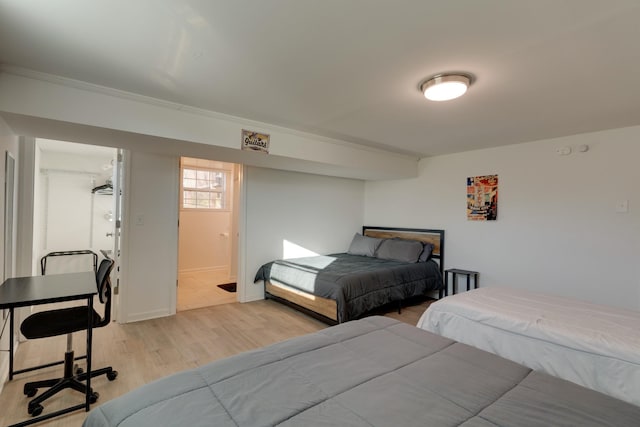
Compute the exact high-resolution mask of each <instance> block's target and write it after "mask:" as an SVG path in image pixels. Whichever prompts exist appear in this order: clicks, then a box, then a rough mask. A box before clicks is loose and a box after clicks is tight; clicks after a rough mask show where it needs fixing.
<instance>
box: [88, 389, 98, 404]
mask: <svg viewBox="0 0 640 427" xmlns="http://www.w3.org/2000/svg"><path fill="white" fill-rule="evenodd" d="M99 397H100V394H99V393H98V392H97V391H94V392H93V393H91V396H89V403H96V402H97V401H98V398H99Z"/></svg>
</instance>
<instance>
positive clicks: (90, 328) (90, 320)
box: [85, 295, 93, 412]
mask: <svg viewBox="0 0 640 427" xmlns="http://www.w3.org/2000/svg"><path fill="white" fill-rule="evenodd" d="M87 319H88V324H87V393H86V396H85V399H86V401H85V411H86V412H89V410H90V409H91V407H90V406H91V349H92V345H91V344H92V340H93V295H91V296H90V297H89V298H87Z"/></svg>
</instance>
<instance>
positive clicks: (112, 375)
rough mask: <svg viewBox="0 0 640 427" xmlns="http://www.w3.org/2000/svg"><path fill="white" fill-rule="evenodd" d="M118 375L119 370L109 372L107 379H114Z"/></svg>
mask: <svg viewBox="0 0 640 427" xmlns="http://www.w3.org/2000/svg"><path fill="white" fill-rule="evenodd" d="M117 377H118V371H111V372H107V379H108V380H109V381H113V380H115V379H116V378H117Z"/></svg>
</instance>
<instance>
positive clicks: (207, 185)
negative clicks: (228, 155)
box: [182, 166, 229, 209]
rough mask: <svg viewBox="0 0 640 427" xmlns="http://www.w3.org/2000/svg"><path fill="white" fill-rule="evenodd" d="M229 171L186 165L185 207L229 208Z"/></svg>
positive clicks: (184, 171)
mask: <svg viewBox="0 0 640 427" xmlns="http://www.w3.org/2000/svg"><path fill="white" fill-rule="evenodd" d="M228 182H229V171H225V170H217V169H207V168H201V167H193V166H184V167H183V168H182V208H183V209H227V199H228Z"/></svg>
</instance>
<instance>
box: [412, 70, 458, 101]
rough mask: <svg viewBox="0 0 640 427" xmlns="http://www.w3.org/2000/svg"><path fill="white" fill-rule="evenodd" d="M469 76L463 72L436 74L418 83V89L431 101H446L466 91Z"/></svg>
mask: <svg viewBox="0 0 640 427" xmlns="http://www.w3.org/2000/svg"><path fill="white" fill-rule="evenodd" d="M470 84H471V76H470V75H469V74H463V73H448V74H436V75H435V76H433V77H429V78H428V79H427V80H425V81H424V82H422V83H420V91H421V92H422V93H424V97H425V98H427V99H428V100H431V101H448V100H450V99H455V98H458V97H459V96H462V95H464V94H465V92H466V91H467V88H468V87H469V85H470Z"/></svg>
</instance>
